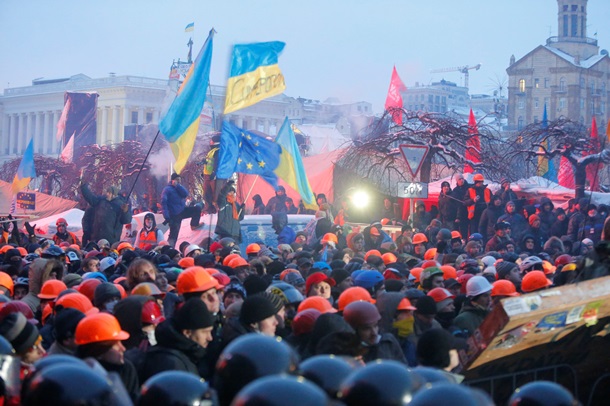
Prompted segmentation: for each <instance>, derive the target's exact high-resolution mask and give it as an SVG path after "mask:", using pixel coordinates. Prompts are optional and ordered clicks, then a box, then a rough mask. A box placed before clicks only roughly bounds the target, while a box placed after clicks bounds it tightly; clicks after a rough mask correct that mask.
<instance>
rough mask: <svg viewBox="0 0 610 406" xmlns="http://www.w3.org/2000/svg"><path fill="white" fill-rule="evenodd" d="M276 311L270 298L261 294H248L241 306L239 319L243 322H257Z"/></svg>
mask: <svg viewBox="0 0 610 406" xmlns="http://www.w3.org/2000/svg"><path fill="white" fill-rule="evenodd" d="M276 313H277V309H276V308H275V306H274V305H273V302H272V301H271V299H270V298H269V297H268V296H266V295H263V294H262V293H261V294H257V295H253V296H248V298H246V300H244V303H243V304H242V306H241V313H240V315H239V321H240V322H242V323H243V324H252V323H258V322H260V321H262V320H265V319H266V318H268V317H271V316H273V315H275V314H276Z"/></svg>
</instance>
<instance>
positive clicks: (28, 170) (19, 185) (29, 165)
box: [12, 139, 36, 195]
mask: <svg viewBox="0 0 610 406" xmlns="http://www.w3.org/2000/svg"><path fill="white" fill-rule="evenodd" d="M35 177H36V168H35V167H34V139H31V140H30V143H29V144H28V147H27V148H26V149H25V152H24V153H23V158H21V163H20V164H19V168H18V169H17V173H16V174H15V178H14V179H13V187H12V192H13V195H16V194H17V193H19V192H21V191H22V190H23V189H25V188H26V187H27V185H29V183H30V181H31V180H32V179H34V178H35Z"/></svg>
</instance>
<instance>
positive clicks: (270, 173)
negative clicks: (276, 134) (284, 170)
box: [216, 121, 282, 190]
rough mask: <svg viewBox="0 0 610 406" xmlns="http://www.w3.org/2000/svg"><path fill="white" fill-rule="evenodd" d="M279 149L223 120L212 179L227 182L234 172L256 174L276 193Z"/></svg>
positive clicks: (275, 145)
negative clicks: (215, 178) (216, 163)
mask: <svg viewBox="0 0 610 406" xmlns="http://www.w3.org/2000/svg"><path fill="white" fill-rule="evenodd" d="M281 153H282V147H280V146H279V145H278V144H276V143H275V142H273V141H269V140H267V139H266V138H263V137H261V136H260V135H257V134H255V133H253V132H251V131H247V130H244V129H241V128H239V127H237V126H235V125H233V124H231V123H229V122H227V121H223V123H222V134H221V135H220V151H219V153H218V167H217V169H216V177H217V178H218V179H229V178H230V177H231V176H233V173H234V172H240V173H247V174H250V175H259V176H260V177H261V178H263V179H265V180H266V181H267V182H268V183H269V184H270V185H271V186H273V188H274V189H276V190H277V186H278V185H277V179H278V178H277V175H276V174H275V172H274V171H275V169H276V168H277V167H278V165H279V163H280V155H281Z"/></svg>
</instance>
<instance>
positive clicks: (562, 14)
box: [506, 0, 610, 131]
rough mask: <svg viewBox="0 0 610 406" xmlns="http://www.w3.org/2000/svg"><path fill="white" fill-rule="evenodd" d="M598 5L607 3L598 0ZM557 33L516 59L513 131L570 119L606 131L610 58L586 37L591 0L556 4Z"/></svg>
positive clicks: (510, 108)
mask: <svg viewBox="0 0 610 406" xmlns="http://www.w3.org/2000/svg"><path fill="white" fill-rule="evenodd" d="M596 3H603V1H601V0H598V1H597V2H596ZM557 6H558V21H557V23H558V35H557V36H555V37H550V38H548V39H547V40H546V44H545V45H540V46H538V47H536V48H535V49H533V50H532V51H531V52H529V53H528V54H526V55H525V56H523V57H522V58H520V59H518V60H516V59H515V57H514V56H512V57H511V58H510V66H509V67H508V69H507V70H506V72H507V73H508V78H509V84H508V129H509V130H513V131H518V130H520V129H522V128H523V127H525V126H527V125H528V124H531V123H536V122H539V121H541V120H542V115H543V112H544V106H545V105H546V107H547V114H548V119H549V120H555V119H557V118H560V117H565V118H568V119H570V120H574V121H578V122H580V123H583V124H587V125H588V124H589V123H590V122H591V118H592V117H593V116H595V117H596V120H597V123H598V126H599V128H604V129H605V128H606V123H607V122H608V117H609V111H608V108H609V106H608V102H609V97H608V96H609V92H610V87H609V86H610V57H609V56H608V51H606V50H601V51H600V48H599V46H598V43H597V39H594V38H589V37H587V0H557Z"/></svg>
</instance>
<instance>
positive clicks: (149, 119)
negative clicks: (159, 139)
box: [146, 113, 153, 124]
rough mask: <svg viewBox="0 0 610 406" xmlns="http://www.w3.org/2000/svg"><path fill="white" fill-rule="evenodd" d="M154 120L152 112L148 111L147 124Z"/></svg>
mask: <svg viewBox="0 0 610 406" xmlns="http://www.w3.org/2000/svg"><path fill="white" fill-rule="evenodd" d="M152 121H153V120H152V113H146V124H150V123H152Z"/></svg>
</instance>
